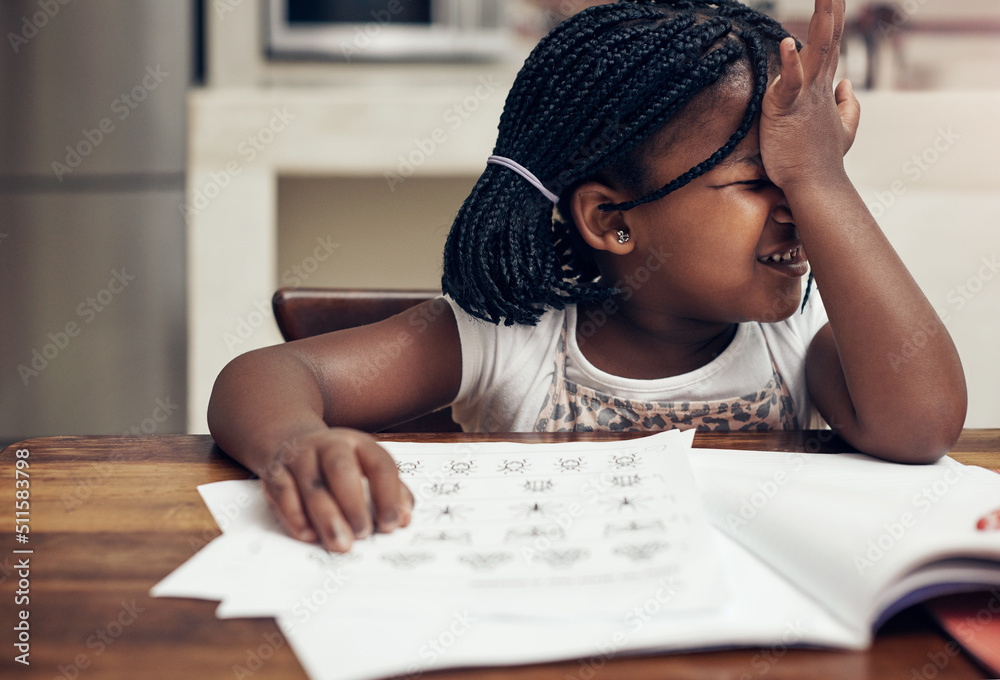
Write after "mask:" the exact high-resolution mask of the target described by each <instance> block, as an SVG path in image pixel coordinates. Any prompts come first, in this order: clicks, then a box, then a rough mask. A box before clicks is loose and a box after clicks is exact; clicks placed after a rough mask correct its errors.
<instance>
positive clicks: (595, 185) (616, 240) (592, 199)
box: [570, 181, 633, 255]
mask: <svg viewBox="0 0 1000 680" xmlns="http://www.w3.org/2000/svg"><path fill="white" fill-rule="evenodd" d="M627 200H629V197H627V196H625V195H624V194H622V193H621V192H620V191H617V190H615V189H613V188H611V187H609V186H608V185H607V184H601V183H600V182H595V181H591V182H584V183H583V184H581V185H580V186H579V187H577V189H576V191H574V192H573V197H572V199H571V202H570V210H571V211H572V212H573V221H574V222H575V223H576V228H577V229H578V230H579V231H580V235H581V236H582V237H583V240H584V241H586V242H587V245H589V246H590V247H591V248H594V249H596V250H606V251H608V252H609V253H611V254H613V255H625V254H627V253H630V252H632V247H633V242H632V238H631V233H630V232H629V227H628V224H627V223H626V219H625V213H623V212H620V211H617V210H616V211H614V212H605V211H603V210H600V209H599V208H598V206H600V205H601V204H603V203H621V202H623V201H627Z"/></svg>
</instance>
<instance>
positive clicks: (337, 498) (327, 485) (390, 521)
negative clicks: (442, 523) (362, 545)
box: [261, 428, 413, 552]
mask: <svg viewBox="0 0 1000 680" xmlns="http://www.w3.org/2000/svg"><path fill="white" fill-rule="evenodd" d="M261 480H262V481H263V484H264V492H265V494H266V496H267V499H268V502H269V503H270V504H271V506H272V507H273V508H274V509H275V511H276V512H277V514H278V517H279V518H280V519H281V521H282V523H283V524H284V526H285V528H286V529H287V530H288V531H289V533H290V534H291V535H292V536H294V537H295V538H298V539H301V540H303V541H309V542H313V541H318V542H319V543H320V544H321V545H322V546H323V547H324V548H326V549H327V550H330V551H334V552H345V551H347V550H349V549H350V547H351V545H352V544H353V543H354V541H355V539H361V538H366V537H368V536H370V535H371V534H372V531H373V530H377V531H379V532H382V533H388V532H390V531H392V530H394V529H397V528H399V527H405V526H406V525H408V524H409V523H410V516H411V512H412V510H413V494H412V493H410V490H409V489H408V488H407V487H406V485H405V484H403V483H402V482H401V481H400V479H399V474H398V472H397V470H396V464H395V462H394V461H393V459H392V457H391V456H390V455H389V454H388V452H386V450H385V449H383V448H382V447H381V446H379V445H378V443H377V442H376V441H375V439H374V438H373V437H371V436H370V435H368V434H365V433H363V432H360V431H357V430H350V429H346V428H324V429H321V430H315V431H312V432H309V433H306V434H303V435H300V436H297V437H295V439H294V440H293V441H292V443H291V444H290V445H289V446H287V447H285V448H283V449H282V450H281V451H280V452H279V453H278V454H277V455H276V456H275V457H274V459H273V460H272V461H271V463H270V464H269V465H268V466H267V468H266V469H265V470H263V471H261ZM366 487H367V488H366Z"/></svg>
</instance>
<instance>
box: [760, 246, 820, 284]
mask: <svg viewBox="0 0 1000 680" xmlns="http://www.w3.org/2000/svg"><path fill="white" fill-rule="evenodd" d="M757 261H758V262H761V263H763V264H766V265H768V266H769V267H771V268H772V269H775V270H777V271H779V272H781V273H782V274H784V275H785V276H802V275H803V274H805V273H806V272H807V271H809V262H808V260H806V254H805V251H804V250H803V249H802V244H801V243H800V244H798V245H794V246H791V247H789V248H785V249H783V250H779V251H777V252H774V253H771V254H769V255H765V256H763V257H758V258H757Z"/></svg>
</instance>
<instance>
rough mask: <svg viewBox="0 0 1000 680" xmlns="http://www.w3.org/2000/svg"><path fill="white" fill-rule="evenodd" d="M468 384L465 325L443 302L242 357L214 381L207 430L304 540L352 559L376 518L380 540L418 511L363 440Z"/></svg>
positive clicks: (383, 456) (385, 457) (383, 457)
mask: <svg viewBox="0 0 1000 680" xmlns="http://www.w3.org/2000/svg"><path fill="white" fill-rule="evenodd" d="M460 380H461V349H460V344H459V338H458V328H457V326H456V324H455V317H454V315H453V314H452V312H451V308H450V307H449V305H448V304H447V303H446V302H444V301H443V300H441V299H438V300H432V301H430V302H426V303H423V304H421V305H418V306H416V307H414V308H413V309H411V310H408V311H406V312H403V313H402V314H399V315H397V316H394V317H392V318H390V319H387V320H385V321H382V322H380V323H376V324H372V325H370V326H362V327H359V328H351V329H347V330H343V331H338V332H335V333H328V334H325V335H320V336H316V337H313V338H307V339H304V340H299V341H296V342H289V343H286V344H283V345H277V346H274V347H267V348H264V349H260V350H256V351H253V352H248V353H247V354H244V355H242V356H239V357H237V358H236V359H234V360H233V361H231V362H230V363H229V364H228V365H227V366H226V367H225V368H224V369H223V370H222V372H221V373H220V374H219V377H218V379H217V380H216V382H215V387H214V389H213V391H212V397H211V400H210V402H209V407H208V424H209V428H210V430H211V432H212V436H213V437H214V438H215V441H216V442H217V443H218V445H219V446H220V447H221V448H222V449H223V450H224V451H226V452H227V453H228V454H229V455H231V456H232V457H233V458H235V459H236V460H238V461H239V462H241V463H242V464H243V465H245V466H246V467H247V468H249V469H250V470H252V471H253V472H255V473H256V474H258V475H259V476H260V478H261V480H262V481H263V483H264V491H265V493H266V495H267V497H268V500H269V502H270V503H271V504H272V505H273V506H274V507H275V509H276V510H277V512H278V515H279V517H280V518H281V519H282V521H283V522H284V524H285V526H286V528H287V529H288V530H289V532H290V533H291V534H292V535H293V536H296V537H297V538H300V539H302V540H306V541H314V540H319V541H320V542H321V543H322V544H323V546H325V547H326V548H327V549H329V550H336V551H344V550H347V549H348V548H350V546H351V544H352V542H353V540H354V539H355V538H363V537H365V536H367V535H369V534H370V533H371V532H372V530H373V519H374V522H375V527H376V528H377V529H378V530H379V531H392V530H393V529H394V528H396V527H399V526H405V525H406V524H407V523H408V522H409V515H410V509H411V508H412V506H413V496H412V495H411V494H410V492H409V490H408V489H407V488H406V487H405V486H404V485H403V484H402V482H401V481H400V480H399V476H398V474H397V471H396V466H395V463H394V462H393V460H392V458H391V457H390V456H389V454H388V453H387V452H386V451H385V449H383V448H382V447H381V446H379V445H378V444H377V443H376V442H375V439H374V438H373V437H371V436H370V435H368V434H365V433H364V432H361V430H366V431H368V432H374V431H376V430H378V429H381V428H383V427H386V426H388V425H391V424H394V423H398V422H404V421H406V420H409V419H411V418H414V417H417V416H419V415H422V414H424V413H428V412H430V411H433V410H435V409H437V408H440V407H443V406H445V405H447V404H449V403H450V402H451V401H452V400H453V399H454V397H455V395H456V394H457V393H458V387H459V382H460ZM363 478H365V479H367V484H368V488H369V491H370V496H371V506H372V507H371V509H370V507H369V502H368V499H367V498H366V495H365V490H364V486H363V483H362V479H363ZM373 511H374V513H373ZM373 514H374V518H373V516H372V515H373Z"/></svg>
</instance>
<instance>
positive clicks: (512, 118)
mask: <svg viewBox="0 0 1000 680" xmlns="http://www.w3.org/2000/svg"><path fill="white" fill-rule="evenodd" d="M843 26H844V2H843V0H816V7H815V13H814V15H813V18H812V21H811V23H810V26H809V32H808V39H807V44H806V45H805V46H804V47H802V48H801V51H799V49H798V46H797V43H796V41H795V40H794V39H793V38H791V37H789V36H788V35H787V34H786V33H785V32H784V31H783V30H782V29H781V27H780V26H779V25H778V24H777V23H775V22H774V21H772V20H771V19H769V18H768V17H766V16H763V15H761V14H759V13H757V12H754V11H752V10H750V9H748V8H746V7H744V6H742V5H740V4H738V3H736V2H734V1H733V0H672V1H666V2H655V1H654V0H636V1H633V2H619V3H617V4H609V5H601V6H597V7H592V8H590V9H588V10H585V11H584V12H582V13H580V14H578V15H576V16H574V17H573V18H571V19H569V20H567V21H565V22H563V23H562V24H560V25H559V26H558V27H556V28H555V29H554V30H553V31H552V32H551V33H550V34H549V35H548V36H547V37H546V38H545V39H543V40H542V41H541V42H540V43H539V45H538V46H537V47H536V48H535V50H534V51H533V52H532V54H531V56H530V57H529V58H528V60H527V62H526V63H525V65H524V67H523V69H522V70H521V72H520V74H519V75H518V77H517V80H516V82H515V84H514V86H513V88H512V90H511V92H510V94H509V96H508V98H507V102H506V106H505V109H504V113H503V117H502V118H501V120H500V130H499V138H498V140H497V144H496V148H495V150H494V155H493V156H491V157H490V158H489V160H488V163H487V166H486V170H485V171H484V172H483V174H482V176H481V177H480V179H479V182H478V183H477V184H476V186H475V188H474V189H473V191H472V194H471V195H470V196H469V198H468V199H467V200H466V202H465V204H464V205H463V206H462V208H461V210H460V211H459V213H458V216H457V218H456V220H455V223H454V225H453V227H452V230H451V233H450V235H449V237H448V242H447V246H446V250H445V260H444V277H443V279H442V284H443V289H444V292H445V293H446V295H447V297H446V298H443V299H439V300H436V301H434V302H431V303H427V304H426V305H424V306H423V307H422V308H418V309H415V310H414V311H413V312H411V313H404V314H401V315H399V316H397V317H394V318H392V319H389V320H387V321H384V322H382V323H378V324H374V325H371V326H366V327H363V328H357V329H352V330H347V331H342V332H339V333H332V334H329V335H326V336H321V337H316V338H310V339H307V340H303V341H300V342H295V343H288V344H285V345H281V346H278V347H271V348H267V349H263V350H259V351H255V352H251V353H248V354H246V355H243V356H241V357H238V358H237V359H235V360H234V361H233V362H231V363H230V364H229V365H228V366H227V367H226V368H225V369H224V370H223V372H222V373H221V374H220V376H219V378H218V381H217V382H216V386H215V390H214V393H213V395H212V400H211V404H210V406H209V414H208V417H209V424H210V427H211V430H212V434H213V435H214V436H215V439H216V441H217V442H218V444H219V445H220V446H221V447H222V448H223V449H224V450H226V451H227V452H229V453H230V454H231V455H232V456H233V457H235V458H236V459H237V460H239V461H240V462H242V463H243V464H244V465H246V466H247V467H248V468H250V469H251V470H253V471H254V472H256V473H257V474H259V475H260V477H261V478H262V480H263V482H264V488H265V490H266V493H267V495H268V497H269V499H270V501H271V502H272V503H273V505H274V506H275V508H276V510H277V512H278V514H279V515H280V517H281V518H282V521H283V522H284V523H285V525H286V526H287V528H288V530H289V531H290V532H291V533H292V534H293V535H295V536H298V537H299V538H301V539H303V540H306V541H314V540H319V541H320V542H321V543H322V544H323V545H324V546H325V547H326V548H327V549H329V550H335V551H343V550H347V549H348V548H349V547H350V545H351V543H352V541H353V540H354V539H355V538H363V537H365V536H367V535H369V534H370V533H371V532H372V531H373V530H374V529H377V530H378V531H391V530H393V529H394V528H396V527H398V526H404V525H406V524H407V523H408V522H409V517H410V509H411V507H412V503H413V499H412V496H411V495H410V493H409V491H408V490H407V489H406V487H405V486H404V485H403V484H402V483H401V482H400V481H399V478H398V476H397V474H396V469H395V466H394V464H393V461H392V459H391V458H390V456H389V455H388V454H387V453H386V452H385V451H384V450H383V449H382V448H381V447H379V446H378V444H377V443H376V442H375V440H374V439H373V438H372V437H370V436H369V435H366V434H364V433H363V432H362V431H369V432H370V431H375V430H377V429H379V428H382V427H385V426H387V425H389V424H391V423H394V422H401V421H405V420H408V419H410V418H413V417H415V416H417V415H420V414H422V413H426V412H429V411H431V410H434V409H437V408H439V407H442V406H444V405H446V404H452V405H453V412H454V414H455V416H456V419H457V420H458V421H459V422H460V423H461V424H462V425H463V427H465V428H466V429H478V430H486V431H512V430H532V429H538V430H555V429H591V428H600V429H646V430H656V429H663V428H671V427H688V426H696V427H698V428H701V429H767V428H797V427H809V426H814V425H815V423H817V422H821V421H819V420H818V418H816V417H814V413H815V412H818V413H819V414H821V415H822V417H823V418H824V419H825V421H826V422H827V423H829V424H831V425H832V426H833V427H834V428H835V429H836V430H837V431H838V432H839V433H840V434H841V436H843V437H844V438H845V439H846V440H847V441H848V442H850V443H851V444H852V445H853V446H855V447H857V448H858V449H860V450H862V451H865V452H867V453H870V454H872V455H875V456H881V457H883V458H885V459H888V460H893V461H900V462H911V463H916V462H929V461H933V460H936V459H937V458H939V457H940V456H941V455H943V454H944V453H945V452H947V451H948V449H949V448H950V447H951V446H952V445H953V444H954V442H955V440H956V439H957V437H958V435H959V433H960V431H961V428H962V425H963V422H964V418H965V408H966V390H965V381H964V376H963V373H962V367H961V364H960V362H959V358H958V355H957V352H956V350H955V347H954V345H953V344H952V341H951V338H950V337H949V335H948V332H947V330H946V329H945V328H944V326H943V325H942V324H941V321H940V319H939V318H938V316H937V314H936V313H935V312H934V309H933V308H932V307H931V305H930V304H929V303H928V301H927V300H926V299H925V298H924V296H923V294H922V293H921V292H920V289H919V288H918V287H917V285H916V283H915V282H914V281H913V279H912V278H911V277H910V275H909V273H908V272H907V270H906V268H905V267H904V266H903V264H902V262H901V261H900V260H899V258H898V257H897V256H896V254H895V252H894V251H893V249H892V247H891V246H890V245H889V243H888V242H887V241H886V239H885V238H884V236H883V235H882V233H881V231H880V230H879V228H878V225H877V224H876V223H875V221H874V220H873V219H872V216H871V215H870V214H869V213H868V211H867V209H866V208H865V205H864V203H863V202H862V200H861V198H860V197H859V196H858V194H857V192H856V191H855V189H854V187H853V186H852V185H851V182H850V180H849V179H848V178H847V175H846V173H845V171H844V164H843V156H844V154H845V153H846V152H847V150H848V148H849V147H850V146H851V143H852V142H853V140H854V136H855V131H856V129H857V125H858V120H859V115H860V109H859V105H858V101H857V99H856V98H855V96H854V93H853V91H852V89H851V86H850V84H849V83H847V82H846V81H845V82H841V83H840V84H839V85H838V86H837V87H836V88H835V89H834V87H833V77H834V71H835V69H836V66H837V59H838V53H839V48H840V38H841V33H842V30H843ZM553 204H554V205H555V215H553ZM807 253H808V256H809V260H808V263H807V260H806V254H807ZM807 272H808V274H809V276H808V277H806V274H807ZM813 277H815V281H814V280H813ZM804 281H805V283H804ZM814 288H817V289H818V291H821V292H822V302H821V300H820V297H819V295H818V291H817V290H813V289H814ZM803 290H804V291H805V292H804V294H803ZM824 305H825V307H824ZM915 338H920V340H921V342H924V344H923V346H922V348H921V350H920V351H919V352H918V353H916V354H915V355H912V353H911V356H909V358H906V359H903V358H902V357H901V355H900V353H901V351H902V347H903V346H904V345H907V346H908V345H909V344H912V343H911V341H912V340H914V339H915ZM373 366H378V367H380V368H379V369H378V370H375V369H373V368H372V367H373ZM373 371H374V372H375V375H374V376H373V375H372V374H373ZM359 375H365V379H364V380H362V379H360V378H358V377H357V376H359ZM363 478H366V479H367V484H368V487H369V489H370V497H371V508H372V509H371V510H370V509H369V504H368V502H367V499H366V494H365V490H364V485H363Z"/></svg>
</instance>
